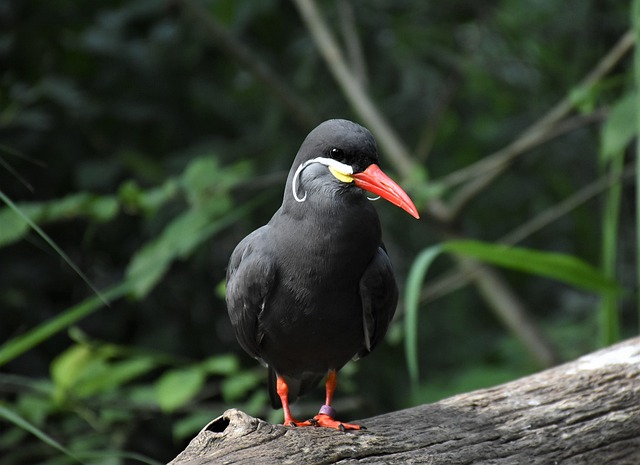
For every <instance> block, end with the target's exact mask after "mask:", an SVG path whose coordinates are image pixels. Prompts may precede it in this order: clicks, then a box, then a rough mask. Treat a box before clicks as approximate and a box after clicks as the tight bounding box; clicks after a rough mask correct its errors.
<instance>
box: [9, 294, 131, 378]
mask: <svg viewBox="0 0 640 465" xmlns="http://www.w3.org/2000/svg"><path fill="white" fill-rule="evenodd" d="M129 287H130V286H129V284H128V283H123V284H120V285H118V286H116V287H113V288H111V289H109V290H108V291H107V292H105V293H104V296H102V295H101V296H100V297H98V296H94V297H90V298H88V299H87V300H85V301H84V302H81V303H79V304H77V305H74V306H73V307H70V308H68V309H66V310H65V311H63V312H62V313H61V314H60V315H58V316H56V317H54V318H51V319H49V320H47V321H45V322H44V323H42V324H40V325H39V326H36V327H35V328H33V329H31V330H30V331H28V332H26V333H24V334H22V335H20V336H18V337H15V338H13V339H10V340H8V341H7V342H5V343H4V344H3V345H2V346H0V366H2V365H4V364H6V363H8V362H10V361H11V360H13V359H15V358H16V357H18V356H19V355H21V354H23V353H24V352H26V351H28V350H30V349H32V348H33V347H35V346H37V345H38V344H40V343H41V342H42V341H44V340H46V339H48V338H50V337H51V336H53V335H54V334H56V333H58V332H60V331H62V330H63V329H65V328H67V327H69V326H70V325H72V324H73V323H75V322H76V321H78V320H81V319H82V318H84V317H85V316H87V315H89V314H90V313H93V312H95V311H96V310H99V309H100V308H102V307H104V305H105V302H106V301H105V300H104V299H105V298H106V299H109V300H113V299H117V298H120V297H122V296H124V295H125V294H126V293H127V292H128V290H129Z"/></svg>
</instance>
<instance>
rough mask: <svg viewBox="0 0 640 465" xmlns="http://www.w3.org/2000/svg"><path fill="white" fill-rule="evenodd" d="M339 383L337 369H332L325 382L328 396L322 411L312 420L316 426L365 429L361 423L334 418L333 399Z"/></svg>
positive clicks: (342, 429)
mask: <svg viewBox="0 0 640 465" xmlns="http://www.w3.org/2000/svg"><path fill="white" fill-rule="evenodd" d="M337 384H338V375H337V373H336V370H330V371H329V375H328V376H327V382H326V383H325V390H326V397H325V401H324V405H323V406H322V407H320V412H319V413H318V414H317V415H316V416H315V417H313V419H312V420H311V421H312V422H313V423H315V425H316V426H322V427H324V428H333V429H339V430H341V431H346V430H348V429H356V430H358V429H363V427H362V426H360V425H355V424H353V423H342V422H340V421H337V420H335V419H334V418H335V415H336V411H335V409H334V408H333V407H332V406H331V402H332V401H333V393H334V392H335V390H336V385H337Z"/></svg>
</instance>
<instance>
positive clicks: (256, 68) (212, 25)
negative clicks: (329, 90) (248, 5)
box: [179, 0, 320, 129]
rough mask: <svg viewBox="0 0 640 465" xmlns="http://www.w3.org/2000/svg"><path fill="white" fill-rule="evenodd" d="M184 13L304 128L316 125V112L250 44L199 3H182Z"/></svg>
mask: <svg viewBox="0 0 640 465" xmlns="http://www.w3.org/2000/svg"><path fill="white" fill-rule="evenodd" d="M179 2H180V3H181V4H182V5H183V7H184V10H185V11H186V12H187V13H188V14H189V15H190V16H191V17H192V18H193V19H194V20H195V21H197V22H198V23H199V24H200V25H201V26H202V27H203V29H204V30H205V31H206V33H207V34H208V35H209V37H210V39H211V41H212V43H214V44H215V45H216V46H217V47H219V48H220V49H221V50H222V51H223V52H225V53H227V54H228V55H230V56H231V57H233V58H234V59H235V60H237V61H238V62H239V63H240V64H241V65H242V66H244V67H245V68H246V69H248V70H249V72H250V73H251V74H253V75H254V76H255V77H256V78H257V79H258V80H259V81H261V82H262V83H263V84H264V85H265V86H266V87H267V89H269V90H270V91H271V93H272V94H273V95H274V96H275V97H276V98H277V99H278V100H279V101H280V102H281V103H282V104H283V105H284V107H285V108H286V109H287V110H288V111H289V112H290V113H291V115H292V116H293V119H294V120H295V121H296V123H298V124H299V125H300V126H301V127H303V128H304V129H310V128H313V127H314V126H316V125H317V124H318V123H319V122H320V119H319V117H318V115H316V114H315V112H314V111H313V109H312V108H311V107H310V106H309V105H308V104H307V103H306V102H305V101H304V100H303V99H302V98H300V97H298V96H297V95H296V94H295V92H293V90H292V89H291V88H290V86H288V85H287V84H286V83H285V82H283V81H282V80H281V79H280V78H279V77H278V75H277V74H276V73H274V72H273V70H272V69H271V67H269V65H268V64H267V63H266V62H265V61H264V60H262V59H261V58H260V57H259V56H258V55H256V54H255V53H253V52H252V51H251V49H249V48H248V47H247V46H246V45H244V44H243V43H242V42H240V41H239V40H238V39H236V38H235V37H234V36H233V35H231V34H230V33H229V32H228V31H227V30H226V29H225V28H224V27H223V26H222V25H221V24H220V23H219V22H218V21H217V20H216V19H215V18H214V17H213V16H212V15H211V14H210V13H209V12H208V11H207V10H206V9H205V8H204V7H203V6H202V5H201V4H200V3H199V2H198V1H194V0H179Z"/></svg>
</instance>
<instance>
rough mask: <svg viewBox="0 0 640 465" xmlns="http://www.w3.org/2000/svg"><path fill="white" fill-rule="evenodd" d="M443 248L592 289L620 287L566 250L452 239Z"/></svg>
mask: <svg viewBox="0 0 640 465" xmlns="http://www.w3.org/2000/svg"><path fill="white" fill-rule="evenodd" d="M442 249H443V250H446V251H448V252H454V253H458V254H461V255H465V256H467V257H472V258H476V259H478V260H481V261H483V262H486V263H491V264H494V265H498V266H502V267H505V268H511V269H514V270H519V271H525V272H528V273H531V274H535V275H538V276H544V277H547V278H552V279H557V280H559V281H564V282H566V283H568V284H571V285H574V286H576V287H580V288H583V289H585V290H588V291H592V292H599V293H603V294H604V293H608V292H617V291H619V290H620V289H619V287H618V285H617V284H616V283H615V282H614V281H612V280H610V279H608V278H606V277H605V276H603V275H602V273H601V272H600V271H598V270H597V269H595V268H593V267H592V266H590V265H588V264H587V263H585V262H584V261H582V260H580V259H578V258H576V257H572V256H569V255H565V254H559V253H553V252H543V251H541V250H528V249H523V248H519V247H510V246H506V245H501V244H490V243H484V242H479V241H451V242H447V243H445V244H443V245H442Z"/></svg>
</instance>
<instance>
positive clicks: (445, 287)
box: [420, 165, 636, 304]
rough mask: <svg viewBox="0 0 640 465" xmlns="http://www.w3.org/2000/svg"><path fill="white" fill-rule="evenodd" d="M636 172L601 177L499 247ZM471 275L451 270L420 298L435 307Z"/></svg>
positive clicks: (504, 239)
mask: <svg viewBox="0 0 640 465" xmlns="http://www.w3.org/2000/svg"><path fill="white" fill-rule="evenodd" d="M635 170H636V168H635V165H634V166H629V167H627V168H626V169H625V170H624V171H623V172H622V174H621V175H620V176H619V177H612V176H611V175H610V174H607V175H605V176H602V177H600V178H598V179H596V180H595V181H593V182H591V183H589V184H587V185H586V186H584V187H583V188H582V189H580V190H579V191H577V192H575V193H574V194H572V195H571V196H569V197H567V198H566V199H564V200H562V201H561V202H559V203H557V204H556V205H554V206H552V207H550V208H548V209H547V210H545V211H543V212H541V213H539V214H538V215H536V216H535V217H534V218H532V219H530V220H529V221H527V222H526V223H524V224H522V225H520V226H518V227H517V228H515V229H514V230H512V231H511V232H509V233H507V234H505V235H504V236H502V238H500V239H498V240H497V241H496V242H497V243H500V244H508V245H516V244H518V243H520V242H522V241H524V240H525V239H527V238H528V237H531V236H532V235H533V234H535V233H536V232H538V231H540V230H541V229H543V228H545V227H546V226H548V225H550V224H551V223H553V222H554V221H557V220H559V219H560V218H562V217H564V216H565V215H567V213H569V212H571V211H573V210H575V209H576V208H578V207H579V206H581V205H583V204H584V203H586V202H588V201H589V200H591V199H592V198H594V197H596V196H597V195H599V194H601V193H602V192H604V191H605V190H607V189H609V188H610V187H611V186H613V185H614V184H616V183H619V182H625V181H628V180H629V179H632V178H633V175H634V172H635ZM471 278H472V277H471V275H470V274H469V272H467V271H464V270H460V269H458V270H451V271H449V272H445V273H443V275H441V276H439V277H436V278H434V279H432V280H431V282H430V283H429V285H427V286H426V287H425V288H424V290H423V291H422V293H421V295H420V303H422V304H429V303H432V302H434V301H436V300H438V299H440V298H442V297H444V296H446V295H447V294H450V293H451V292H454V291H457V290H458V289H461V288H463V287H464V286H466V285H468V284H469V283H470V282H471Z"/></svg>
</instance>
